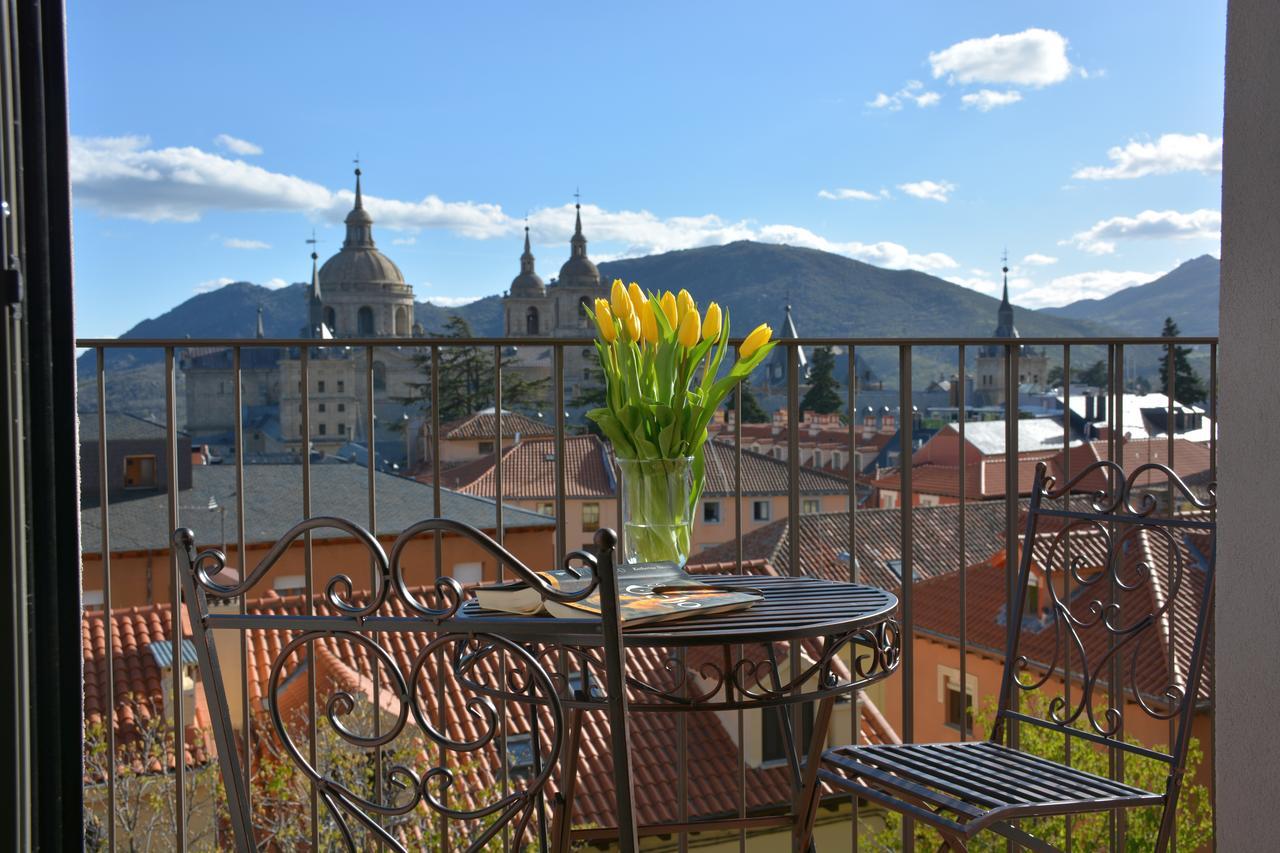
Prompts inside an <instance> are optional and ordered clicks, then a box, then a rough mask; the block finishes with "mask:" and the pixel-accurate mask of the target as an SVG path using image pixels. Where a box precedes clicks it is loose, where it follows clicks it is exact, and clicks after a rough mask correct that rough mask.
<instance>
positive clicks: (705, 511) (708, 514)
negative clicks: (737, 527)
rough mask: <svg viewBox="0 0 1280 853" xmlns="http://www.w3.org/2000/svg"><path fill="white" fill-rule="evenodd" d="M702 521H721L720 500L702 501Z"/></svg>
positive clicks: (707, 522) (709, 522)
mask: <svg viewBox="0 0 1280 853" xmlns="http://www.w3.org/2000/svg"><path fill="white" fill-rule="evenodd" d="M702 521H703V523H704V524H719V523H720V501H703V502H702Z"/></svg>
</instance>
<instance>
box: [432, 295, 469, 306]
mask: <svg viewBox="0 0 1280 853" xmlns="http://www.w3.org/2000/svg"><path fill="white" fill-rule="evenodd" d="M481 298H482V297H479V296H433V297H431V298H430V299H428V300H427V302H429V303H430V304H432V305H439V306H440V307H441V308H460V307H461V306H463V305H470V304H471V303H472V302H475V301H477V300H479V299H481Z"/></svg>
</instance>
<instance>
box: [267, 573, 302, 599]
mask: <svg viewBox="0 0 1280 853" xmlns="http://www.w3.org/2000/svg"><path fill="white" fill-rule="evenodd" d="M271 588H272V589H274V590H275V591H276V592H277V593H279V594H280V595H302V594H303V593H305V592H306V591H307V579H306V577H304V576H303V575H281V576H280V577H278V578H276V579H275V580H273V581H272V582H271Z"/></svg>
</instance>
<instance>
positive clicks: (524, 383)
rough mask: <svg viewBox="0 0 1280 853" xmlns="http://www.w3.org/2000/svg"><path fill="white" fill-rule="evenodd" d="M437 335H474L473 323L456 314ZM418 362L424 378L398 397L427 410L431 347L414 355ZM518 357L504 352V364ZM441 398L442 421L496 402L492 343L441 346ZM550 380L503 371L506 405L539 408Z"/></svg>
mask: <svg viewBox="0 0 1280 853" xmlns="http://www.w3.org/2000/svg"><path fill="white" fill-rule="evenodd" d="M437 337H440V338H443V339H448V338H455V339H456V338H470V337H472V333H471V326H470V325H469V324H468V323H467V321H466V320H465V319H463V318H462V317H459V316H457V315H454V316H452V317H450V318H449V320H448V322H446V323H445V330H444V333H443V334H441V335H438V336H437ZM413 360H414V364H416V365H417V366H418V368H419V369H420V370H421V371H422V373H423V375H424V377H425V378H424V379H423V381H422V382H412V383H410V388H411V389H412V393H411V394H410V396H408V397H401V398H399V399H398V400H397V402H399V403H403V404H405V405H416V406H420V407H421V409H422V410H423V411H424V412H429V411H430V410H431V369H432V363H431V352H430V350H429V349H425V348H424V351H423V352H421V353H419V354H417V355H415V356H414V357H413ZM513 362H514V358H511V357H506V356H504V357H503V358H502V359H501V366H502V367H503V368H506V367H508V366H510V365H511V364H512V363H513ZM438 384H439V394H440V396H439V400H438V405H439V409H440V421H441V422H442V423H444V422H447V421H451V420H456V419H458V418H464V417H467V416H468V415H472V414H475V413H476V412H478V411H480V410H481V409H484V408H487V407H489V406H492V405H493V402H494V396H495V395H494V369H493V350H492V348H490V347H474V346H442V347H440V376H439V379H438ZM547 385H548V383H547V380H546V379H536V380H528V379H524V378H521V377H519V376H517V375H516V374H515V373H513V372H504V373H503V375H502V407H503V408H504V409H512V410H520V409H536V408H537V407H538V406H539V405H540V404H542V403H544V402H545V400H546V396H547Z"/></svg>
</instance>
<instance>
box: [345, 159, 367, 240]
mask: <svg viewBox="0 0 1280 853" xmlns="http://www.w3.org/2000/svg"><path fill="white" fill-rule="evenodd" d="M360 174H361V172H360V169H359V167H357V168H356V204H355V207H353V208H351V212H350V213H348V214H347V219H346V223H347V239H346V240H344V241H343V242H342V248H344V249H372V248H375V246H374V243H373V217H372V216H370V215H369V212H368V211H367V210H365V209H364V195H363V193H361V191H360Z"/></svg>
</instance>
